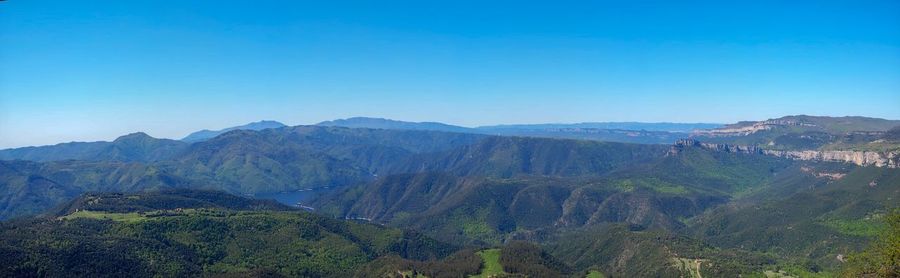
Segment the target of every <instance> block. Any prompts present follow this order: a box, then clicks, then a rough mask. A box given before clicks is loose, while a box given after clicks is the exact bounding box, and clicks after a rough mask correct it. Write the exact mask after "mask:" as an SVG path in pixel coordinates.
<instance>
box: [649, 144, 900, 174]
mask: <svg viewBox="0 0 900 278" xmlns="http://www.w3.org/2000/svg"><path fill="white" fill-rule="evenodd" d="M689 147H696V148H703V149H708V150H713V151H720V152H729V153H745V154H761V155H770V156H777V157H784V158H788V159H795V160H812V161H830V162H843V163H853V164H856V165H860V166H875V167H887V168H900V152H868V151H817V150H800V151H784V150H766V149H762V148H760V147H757V146H740V145H729V144H712V143H703V142H700V141H697V140H695V139H679V140H678V141H676V142H675V144H674V145H672V148H671V149H669V152H668V154H667V155H677V154H678V153H680V152H681V151H682V150H683V149H684V148H689Z"/></svg>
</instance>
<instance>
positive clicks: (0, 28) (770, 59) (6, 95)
mask: <svg viewBox="0 0 900 278" xmlns="http://www.w3.org/2000/svg"><path fill="white" fill-rule="evenodd" d="M384 2H390V3H384ZM485 2H489V1H365V2H352V1H349V2H348V1H169V2H166V1H139V0H133V1H41V0H9V1H5V2H0V148H4V147H17V146H26V145H42V144H52V143H57V142H67V141H93V140H111V139H113V138H115V137H116V136H118V135H121V134H125V133H130V132H134V131H145V132H147V133H148V134H150V135H153V136H156V137H167V138H180V137H182V136H184V135H186V134H187V133H189V132H191V131H194V130H198V129H203V128H209V129H218V128H223V127H227V126H233V125H238V124H243V123H246V122H251V121H257V120H262V119H272V120H278V121H282V122H284V123H286V124H292V125H294V124H311V123H316V122H319V121H323V120H330V119H335V118H343V117H351V116H375V117H387V118H394V119H400V120H411V121H441V122H447V123H452V124H459V125H466V126H475V125H486V124H498V123H542V122H585V121H672V122H719V123H728V122H734V121H738V120H760V119H766V118H774V117H779V116H783V115H789V114H811V115H832V116H843V115H862V116H872V117H882V118H891V119H900V28H898V26H900V1H834V2H831V1H808V2H807V1H658V2H654V1H583V2H582V1H544V2H538V1H490V2H491V3H485ZM725 2H727V4H726V3H725Z"/></svg>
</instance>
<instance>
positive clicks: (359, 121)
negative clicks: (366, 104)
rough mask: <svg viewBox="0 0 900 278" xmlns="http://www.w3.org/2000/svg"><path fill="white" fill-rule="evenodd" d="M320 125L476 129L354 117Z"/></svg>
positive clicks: (320, 124)
mask: <svg viewBox="0 0 900 278" xmlns="http://www.w3.org/2000/svg"><path fill="white" fill-rule="evenodd" d="M316 125H318V126H339V127H349V128H375V129H409V130H433V131H447V132H466V133H474V132H476V130H474V129H472V128H468V127H461V126H455V125H449V124H445V123H438V122H405V121H396V120H391V119H384V118H368V117H353V118H347V119H337V120H333V121H324V122H321V123H318V124H316Z"/></svg>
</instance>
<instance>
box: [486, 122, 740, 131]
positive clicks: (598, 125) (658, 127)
mask: <svg viewBox="0 0 900 278" xmlns="http://www.w3.org/2000/svg"><path fill="white" fill-rule="evenodd" d="M722 126H724V125H723V124H716V123H669V122H657V123H645V122H584V123H573V124H514V125H491V126H479V127H477V129H480V130H509V129H519V130H522V129H531V130H533V129H565V128H585V129H618V130H647V131H667V132H691V131H694V130H701V129H713V128H719V127H722Z"/></svg>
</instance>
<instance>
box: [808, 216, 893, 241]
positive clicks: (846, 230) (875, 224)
mask: <svg viewBox="0 0 900 278" xmlns="http://www.w3.org/2000/svg"><path fill="white" fill-rule="evenodd" d="M819 223H821V224H822V225H825V226H826V227H829V228H832V229H834V230H836V231H838V232H840V233H842V234H845V235H851V236H864V237H874V236H875V235H877V234H878V232H879V231H881V230H883V229H884V228H885V227H884V224H883V223H881V222H879V221H877V220H874V219H834V218H832V219H825V220H820V221H819Z"/></svg>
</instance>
